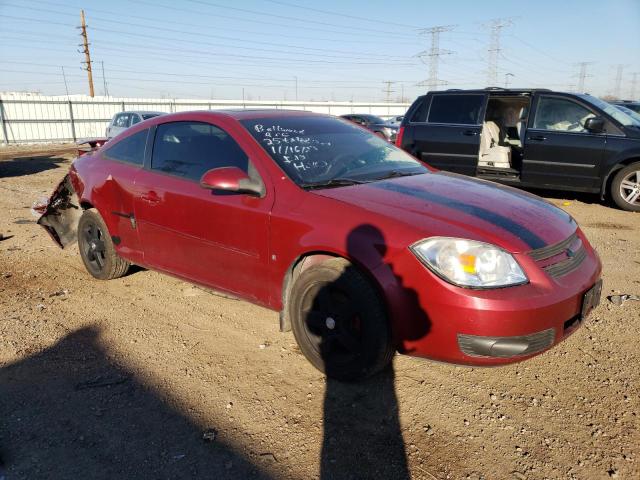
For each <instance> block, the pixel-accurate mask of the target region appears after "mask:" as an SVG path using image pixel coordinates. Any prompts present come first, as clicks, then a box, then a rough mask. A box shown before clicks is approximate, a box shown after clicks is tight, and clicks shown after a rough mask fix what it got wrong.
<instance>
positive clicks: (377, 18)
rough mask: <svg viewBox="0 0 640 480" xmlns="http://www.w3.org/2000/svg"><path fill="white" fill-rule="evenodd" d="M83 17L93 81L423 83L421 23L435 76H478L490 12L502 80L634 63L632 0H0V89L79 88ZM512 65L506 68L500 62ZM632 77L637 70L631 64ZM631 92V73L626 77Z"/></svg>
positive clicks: (316, 96)
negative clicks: (437, 51) (495, 22)
mask: <svg viewBox="0 0 640 480" xmlns="http://www.w3.org/2000/svg"><path fill="white" fill-rule="evenodd" d="M80 8H84V10H85V14H86V17H87V24H88V34H89V40H90V42H91V46H90V49H91V57H92V61H93V69H94V82H95V87H96V94H97V95H102V94H103V93H104V90H105V89H104V83H105V82H104V81H103V75H102V67H103V65H104V74H105V75H104V76H105V79H106V84H107V90H108V93H109V94H111V95H113V96H132V97H161V96H163V97H175V98H223V99H238V98H241V97H242V95H243V90H244V95H245V98H247V99H255V100H257V99H263V100H265V99H288V100H294V99H295V97H296V84H297V96H298V99H300V100H332V99H333V100H354V101H383V100H385V99H386V98H387V93H386V92H385V88H387V87H386V86H385V84H384V83H383V82H385V81H390V82H394V83H392V84H391V86H390V90H391V93H390V94H389V96H390V98H391V99H392V100H400V97H402V96H404V99H405V100H413V98H415V97H416V96H417V95H418V94H420V93H423V92H424V91H425V90H426V87H425V86H421V85H419V83H420V82H421V81H423V80H425V79H426V78H427V77H428V75H429V67H428V62H429V60H428V57H423V58H420V57H419V55H418V54H420V52H422V51H425V50H429V49H430V48H431V43H430V42H431V39H430V36H429V35H424V34H421V33H420V29H425V28H430V27H433V26H438V25H447V26H448V25H452V26H455V27H454V28H453V29H451V30H450V31H447V32H445V33H442V34H441V36H440V48H441V49H443V50H448V51H450V52H451V53H450V54H446V55H443V56H441V57H439V58H440V65H439V70H438V78H439V79H440V80H441V81H443V82H446V86H444V87H442V88H473V87H485V86H487V82H488V79H487V69H488V63H489V53H488V49H489V45H490V28H489V27H488V26H487V23H488V22H489V21H490V20H491V19H493V18H508V17H510V18H511V25H510V26H506V27H505V28H503V29H502V31H501V37H500V47H501V51H500V52H499V55H498V76H497V78H498V84H499V86H503V85H504V82H505V79H508V81H509V85H510V86H515V87H546V88H552V89H558V90H568V89H573V88H576V85H577V84H578V77H577V74H578V71H579V67H578V66H577V65H576V64H577V63H578V62H593V63H590V64H589V65H588V66H587V77H586V79H585V90H586V91H588V92H590V93H594V94H597V95H608V94H613V93H615V91H616V74H617V71H618V70H617V69H618V65H623V70H622V79H621V83H620V84H621V92H620V93H621V95H620V96H621V97H624V98H628V97H629V96H630V94H631V89H632V79H633V76H632V74H633V73H634V72H639V73H640V0H610V1H602V0H599V1H594V0H581V1H578V0H570V1H557V0H556V1H549V0H537V1H530V2H525V1H518V2H514V1H501V0H499V1H492V0H485V1H471V0H466V1H461V0H449V1H428V0H396V1H389V0H384V1H383V0H370V1H344V0H343V1H340V0H325V1H318V0H315V1H309V0H236V1H233V2H229V1H225V0H173V1H171V0H130V1H123V0H108V1H104V0H103V1H98V0H84V1H79V0H64V1H60V0H58V1H56V0H0V91H39V92H41V93H43V94H52V95H58V94H64V93H65V84H64V81H63V80H64V78H63V76H62V68H61V67H64V71H65V74H66V80H67V84H68V89H69V93H72V94H73V93H87V92H88V87H87V80H86V72H84V71H83V70H81V66H82V65H81V62H82V61H83V60H84V55H83V54H81V53H79V52H78V49H79V47H78V43H79V42H80V37H79V30H78V29H77V28H76V27H77V26H78V25H79V23H80ZM507 74H510V75H507ZM637 77H640V74H639V75H637ZM635 91H636V95H635V96H636V97H639V96H640V78H638V80H637V86H636V88H635Z"/></svg>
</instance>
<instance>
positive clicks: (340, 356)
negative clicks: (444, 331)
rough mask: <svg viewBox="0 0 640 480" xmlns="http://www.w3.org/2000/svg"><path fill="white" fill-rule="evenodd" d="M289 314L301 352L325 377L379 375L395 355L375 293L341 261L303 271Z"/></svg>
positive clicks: (354, 269) (352, 378) (386, 323)
mask: <svg viewBox="0 0 640 480" xmlns="http://www.w3.org/2000/svg"><path fill="white" fill-rule="evenodd" d="M289 315H290V318H291V326H292V329H293V333H294V336H295V338H296V341H297V342H298V345H299V346H300V350H302V353H303V354H304V355H305V357H307V359H308V360H309V361H310V362H311V363H312V364H313V366H315V367H316V368H317V369H318V370H320V371H322V372H324V373H325V374H326V375H327V376H328V377H331V378H335V379H338V380H344V381H353V380H359V379H362V378H365V377H368V376H370V375H373V374H375V373H377V372H379V371H381V370H382V369H383V368H384V367H386V366H387V365H388V364H389V362H390V361H391V359H392V357H393V354H394V348H393V345H392V340H391V333H390V330H389V324H388V321H387V316H386V313H385V309H384V306H383V304H382V302H381V300H380V298H379V295H378V292H377V291H376V289H375V288H374V287H373V286H372V285H371V283H370V282H369V281H368V279H367V278H365V277H364V276H363V275H362V273H360V272H359V271H358V270H357V269H356V268H355V267H354V266H353V265H352V264H350V263H349V262H348V261H346V260H345V259H342V258H336V259H332V260H328V261H326V262H323V263H320V264H318V265H314V266H312V267H309V268H308V269H307V270H305V271H303V272H302V273H301V274H300V276H299V277H298V279H297V280H296V281H295V283H294V285H293V288H292V291H291V296H290V301H289Z"/></svg>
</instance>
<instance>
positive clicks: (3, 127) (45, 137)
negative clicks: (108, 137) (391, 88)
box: [0, 94, 409, 145]
mask: <svg viewBox="0 0 640 480" xmlns="http://www.w3.org/2000/svg"><path fill="white" fill-rule="evenodd" d="M408 107H409V104H405V103H355V102H289V101H243V100H186V99H185V100H176V99H143V98H111V97H96V98H90V97H84V96H72V97H70V98H67V97H47V96H40V95H17V94H9V95H0V144H5V145H8V144H19V143H39V142H72V141H73V142H75V141H76V140H77V139H79V138H88V137H101V136H104V134H105V130H106V128H107V125H108V123H109V121H110V120H111V118H112V117H113V115H114V114H116V113H118V112H122V111H125V110H156V111H161V112H182V111H187V110H219V109H228V108H235V109H237V108H251V109H256V108H276V109H293V110H308V111H311V112H317V113H328V114H330V115H343V114H346V113H371V114H374V115H378V116H381V117H391V116H395V115H404V113H405V111H406V110H407V108H408Z"/></svg>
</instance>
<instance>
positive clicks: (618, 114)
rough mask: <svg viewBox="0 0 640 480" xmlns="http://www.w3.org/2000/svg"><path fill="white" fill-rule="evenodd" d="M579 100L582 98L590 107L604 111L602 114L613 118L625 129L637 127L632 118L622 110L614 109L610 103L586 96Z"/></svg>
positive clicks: (581, 96)
mask: <svg viewBox="0 0 640 480" xmlns="http://www.w3.org/2000/svg"><path fill="white" fill-rule="evenodd" d="M580 98H582V99H583V100H586V101H587V102H589V103H591V104H592V105H595V106H596V107H598V108H599V109H600V110H604V112H605V113H606V114H607V115H611V116H612V117H613V118H615V119H616V120H617V121H618V122H620V123H621V124H622V125H624V126H625V127H631V126H637V125H636V122H635V120H634V119H633V118H631V117H630V116H629V115H627V114H626V113H624V112H623V111H622V110H620V109H619V108H617V107H615V106H614V105H611V104H610V103H607V102H605V101H604V100H600V99H599V98H596V97H594V96H592V95H588V94H583V95H580Z"/></svg>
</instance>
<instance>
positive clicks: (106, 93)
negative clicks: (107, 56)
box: [100, 60, 109, 97]
mask: <svg viewBox="0 0 640 480" xmlns="http://www.w3.org/2000/svg"><path fill="white" fill-rule="evenodd" d="M100 66H101V67H102V85H103V87H104V92H103V93H104V96H105V97H108V96H109V90H107V79H106V78H105V76H104V62H103V61H102V60H101V61H100Z"/></svg>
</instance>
